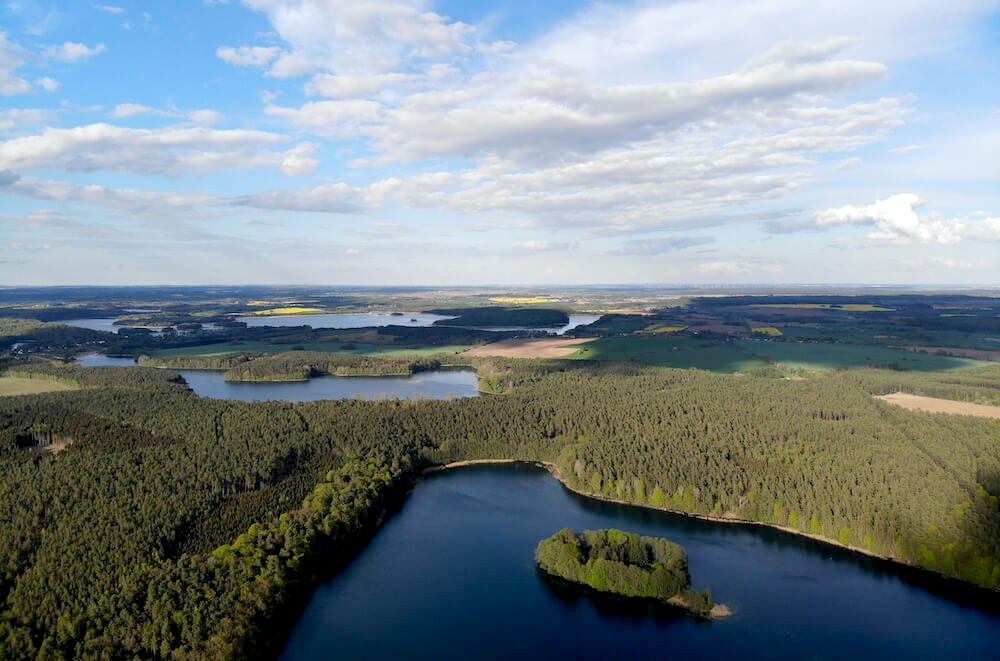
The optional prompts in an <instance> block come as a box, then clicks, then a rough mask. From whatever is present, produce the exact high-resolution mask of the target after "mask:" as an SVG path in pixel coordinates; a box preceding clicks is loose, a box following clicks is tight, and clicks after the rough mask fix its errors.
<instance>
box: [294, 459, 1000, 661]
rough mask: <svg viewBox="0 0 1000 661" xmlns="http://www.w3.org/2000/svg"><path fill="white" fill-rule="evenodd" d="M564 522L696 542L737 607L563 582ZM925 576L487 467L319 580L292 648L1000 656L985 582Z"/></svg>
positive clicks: (453, 482)
mask: <svg viewBox="0 0 1000 661" xmlns="http://www.w3.org/2000/svg"><path fill="white" fill-rule="evenodd" d="M563 527H571V528H573V529H574V530H577V531H579V530H584V529H598V528H608V527H616V528H622V529H625V530H629V531H632V532H637V533H641V534H644V535H656V536H662V537H667V538H669V539H671V540H673V541H675V542H678V543H680V544H681V545H683V546H684V547H685V548H686V549H687V552H688V555H689V559H690V566H691V575H692V582H693V586H694V587H695V588H697V589H701V588H705V587H708V588H711V590H712V594H713V596H714V597H715V600H716V601H717V602H720V603H726V604H728V605H730V606H731V607H732V608H733V610H734V611H735V615H734V616H733V617H732V618H729V619H725V620H717V621H713V622H701V621H697V620H694V619H691V618H687V617H684V616H683V615H679V616H676V617H668V618H663V617H654V616H653V615H651V614H650V613H649V610H648V608H647V607H637V608H621V607H616V606H609V605H608V604H607V603H603V602H602V603H595V602H594V601H592V600H591V599H589V598H587V597H584V596H580V595H579V593H578V592H576V591H573V590H565V589H558V588H555V587H554V586H552V585H550V583H549V582H548V581H546V580H544V579H543V578H542V577H541V576H540V575H539V573H538V572H537V570H536V568H535V564H534V559H533V552H534V548H535V546H536V545H537V544H538V542H539V541H540V540H541V539H543V538H545V537H548V536H550V535H552V534H553V533H555V532H556V531H558V530H560V529H561V528H563ZM915 580H918V579H915V578H914V572H913V571H912V570H907V569H905V568H904V569H902V570H900V569H898V568H897V567H895V566H893V565H890V564H889V563H886V562H883V561H879V560H874V559H870V558H865V557H863V556H858V555H855V554H852V553H850V552H846V551H842V550H840V549H834V548H830V547H826V546H823V545H820V544H818V543H816V542H813V541H811V540H808V539H804V538H800V537H795V536H792V535H788V534H785V533H781V532H780V531H776V530H770V529H760V528H743V527H737V526H730V525H725V524H718V523H711V522H704V521H697V520H694V519H687V518H684V517H680V516H676V515H671V514H668V513H664V512H656V511H652V510H644V509H640V508H633V507H627V506H622V505H616V504H613V503H605V502H600V501H594V500H591V499H585V498H583V497H580V496H576V495H574V494H572V493H570V492H568V491H567V490H566V489H564V488H563V487H562V485H561V484H559V483H558V482H557V481H556V480H555V479H554V478H552V477H551V476H549V475H548V474H547V473H544V472H540V471H538V470H536V469H532V468H527V467H522V466H499V467H472V468H465V469H461V470H457V471H449V472H445V473H440V474H437V475H434V476H432V477H430V478H429V479H427V480H426V481H425V482H424V483H422V484H421V485H420V486H418V487H417V488H416V490H415V491H414V492H413V493H412V494H411V495H410V497H409V498H408V500H407V501H406V502H405V503H404V505H403V507H402V508H401V510H400V511H399V512H398V513H396V514H395V515H394V516H392V517H391V518H390V519H389V520H388V522H387V523H386V524H385V526H384V528H383V529H382V530H381V531H380V532H379V533H378V534H377V535H376V536H375V537H374V539H373V540H372V541H371V543H370V544H369V545H368V546H367V547H366V548H365V549H364V550H363V551H362V553H361V554H360V555H359V556H358V557H357V558H356V559H355V560H354V561H353V562H352V563H351V564H349V565H348V566H347V567H346V568H345V569H343V570H342V571H341V572H340V573H338V574H337V575H336V576H334V577H333V578H332V579H331V580H329V581H328V582H326V583H324V584H323V585H321V586H320V587H319V588H318V589H317V590H316V592H315V594H314V595H313V598H312V601H311V602H310V604H309V605H308V606H307V608H306V610H305V611H304V613H303V614H302V616H301V618H300V620H299V622H298V624H297V626H296V628H295V630H294V631H293V633H292V636H291V638H290V639H289V641H288V644H287V647H286V649H285V650H284V652H283V654H282V656H281V657H280V658H281V659H282V660H283V661H305V660H312V659H317V660H318V659H328V658H333V657H337V658H352V659H361V658H364V659H399V658H405V659H473V658H474V659H514V658H516V659H565V658H573V659H602V660H606V659H630V658H632V659H637V658H649V659H660V658H724V657H728V658H733V659H736V658H739V659H747V658H751V659H859V658H879V659H944V658H953V659H959V658H961V659H994V658H997V650H998V645H1000V615H998V613H997V612H996V611H995V610H988V609H985V608H983V607H980V606H975V605H973V602H972V601H970V599H972V598H973V597H976V599H977V600H981V599H982V593H979V592H976V591H966V590H964V589H963V588H962V587H961V586H956V585H954V584H951V583H943V582H941V581H931V582H930V584H917V583H915V582H914V581H915ZM924 580H925V579H922V578H921V579H919V581H924ZM928 588H930V589H928ZM956 590H957V591H958V593H959V595H960V598H958V599H956V598H952V597H951V596H945V595H946V594H948V592H954V591H956ZM991 599H994V600H995V596H994V597H991Z"/></svg>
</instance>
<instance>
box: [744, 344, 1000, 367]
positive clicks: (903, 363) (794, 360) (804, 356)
mask: <svg viewBox="0 0 1000 661" xmlns="http://www.w3.org/2000/svg"><path fill="white" fill-rule="evenodd" d="M738 344H739V345H740V346H741V347H743V349H744V350H746V351H747V352H748V353H754V354H758V355H761V356H767V357H768V358H771V359H772V360H774V361H776V362H778V363H781V365H783V366H784V367H790V368H799V367H801V368H803V369H810V370H833V369H837V368H840V367H884V366H890V365H891V366H894V367H895V368H897V369H904V370H920V371H937V370H956V369H963V368H967V367H982V366H984V365H989V363H985V362H983V361H979V360H972V359H969V358H953V357H951V356H933V355H930V354H924V353H913V352H910V351H903V350H901V349H887V348H885V347H876V346H865V345H860V344H811V343H808V342H803V343H801V344H800V343H798V342H766V341H760V340H742V341H740V342H739V343H738Z"/></svg>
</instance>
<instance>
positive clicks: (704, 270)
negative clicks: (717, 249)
mask: <svg viewBox="0 0 1000 661" xmlns="http://www.w3.org/2000/svg"><path fill="white" fill-rule="evenodd" d="M697 268H698V272H699V273H701V274H702V275H707V276H716V275H721V276H739V275H749V274H752V273H782V272H783V271H784V270H785V269H784V267H782V266H780V265H778V264H757V263H754V262H742V261H715V262H706V263H704V264H699V265H698V267H697Z"/></svg>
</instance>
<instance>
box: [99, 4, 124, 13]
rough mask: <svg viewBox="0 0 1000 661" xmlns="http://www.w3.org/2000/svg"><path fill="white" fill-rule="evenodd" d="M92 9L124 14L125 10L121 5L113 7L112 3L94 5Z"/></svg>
mask: <svg viewBox="0 0 1000 661" xmlns="http://www.w3.org/2000/svg"><path fill="white" fill-rule="evenodd" d="M94 9H99V10H101V11H104V12H107V13H109V14H124V13H125V10H124V9H122V8H121V7H115V6H113V5H94Z"/></svg>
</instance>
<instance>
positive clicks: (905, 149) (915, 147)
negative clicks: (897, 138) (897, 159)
mask: <svg viewBox="0 0 1000 661" xmlns="http://www.w3.org/2000/svg"><path fill="white" fill-rule="evenodd" d="M924 148H926V145H906V146H905V147H893V148H892V149H890V150H889V153H890V154H905V153H906V152H908V151H916V150H918V149H924Z"/></svg>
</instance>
